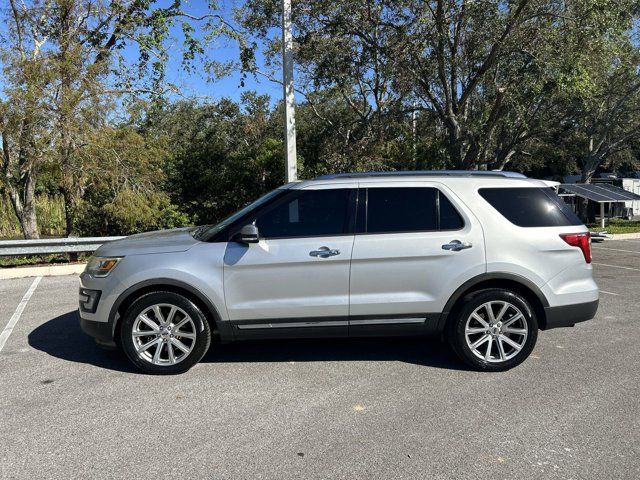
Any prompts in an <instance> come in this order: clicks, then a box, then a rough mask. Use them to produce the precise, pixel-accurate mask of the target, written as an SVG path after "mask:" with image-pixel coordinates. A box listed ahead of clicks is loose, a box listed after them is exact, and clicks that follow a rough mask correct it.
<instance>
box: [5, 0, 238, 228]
mask: <svg viewBox="0 0 640 480" xmlns="http://www.w3.org/2000/svg"><path fill="white" fill-rule="evenodd" d="M182 3H183V2H182V1H181V0H175V1H173V2H171V3H169V4H168V6H163V2H158V1H157V0H114V1H109V2H107V1H104V0H99V1H95V0H31V1H30V2H27V3H24V2H20V3H18V2H17V1H16V0H9V4H10V8H9V11H8V13H7V24H8V26H9V29H8V33H7V36H6V37H5V38H3V42H2V50H1V54H2V66H3V73H4V78H5V86H6V88H5V101H4V109H3V111H4V115H3V121H2V125H3V133H2V138H3V159H4V160H3V163H2V168H3V171H2V173H3V181H4V188H5V189H7V190H8V193H9V196H10V198H11V199H12V204H13V205H14V210H15V212H16V214H17V215H18V217H19V218H20V220H21V224H22V225H23V231H24V232H25V236H26V237H28V238H33V237H35V236H37V225H36V218H35V209H34V208H33V204H34V202H33V196H34V185H35V182H36V175H37V172H38V163H39V162H41V161H42V159H43V158H45V157H51V156H53V157H55V159H56V162H57V164H58V165H59V168H60V171H61V178H62V185H61V189H62V192H63V194H64V198H65V210H66V217H67V227H66V229H67V234H71V233H72V232H73V231H74V221H75V210H76V208H77V205H78V202H79V200H80V196H81V191H80V189H79V182H78V178H79V175H80V173H79V172H80V171H81V170H82V165H81V164H79V163H78V162H77V159H78V158H81V157H82V156H81V155H80V154H79V150H81V149H83V148H85V147H86V146H87V142H88V140H89V138H90V135H87V133H88V132H89V131H90V130H91V129H95V128H102V127H103V126H104V124H105V122H106V121H107V119H108V115H109V112H110V110H111V108H112V107H113V105H114V103H113V102H115V101H116V100H118V98H119V96H121V95H125V94H142V95H145V94H146V95H150V96H151V97H154V98H158V96H160V95H161V94H163V93H165V92H167V91H172V90H176V89H175V88H174V87H173V86H172V85H168V84H167V83H166V81H165V70H164V69H165V65H166V62H167V59H168V51H167V48H168V42H167V40H168V39H169V38H170V37H171V34H172V29H173V28H174V27H175V29H179V30H180V31H181V33H180V37H181V40H182V42H183V45H184V55H183V57H184V61H185V62H186V63H187V64H189V63H190V62H193V61H195V59H196V57H198V56H202V55H204V54H205V52H206V50H205V48H204V47H205V45H206V44H207V42H209V41H210V40H212V39H213V38H214V37H216V36H217V35H220V34H228V35H232V36H235V35H236V33H235V32H234V31H233V29H232V28H231V26H230V25H229V24H228V23H226V22H225V20H224V19H223V18H222V16H221V15H220V14H218V13H216V12H215V8H216V7H215V4H214V3H213V2H208V3H207V13H205V14H203V15H200V16H194V15H192V14H190V13H188V12H187V11H186V10H185V9H183V6H182ZM194 23H198V24H199V26H200V28H201V29H202V30H203V32H205V34H204V35H200V36H199V37H196V36H194V35H193V31H194V27H193V24H194ZM132 50H137V58H135V57H134V56H133V55H132V54H131V51H132ZM127 52H128V54H127Z"/></svg>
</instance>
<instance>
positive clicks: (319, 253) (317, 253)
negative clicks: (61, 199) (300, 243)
mask: <svg viewBox="0 0 640 480" xmlns="http://www.w3.org/2000/svg"><path fill="white" fill-rule="evenodd" d="M309 255H311V256H312V257H320V258H327V257H333V256H334V255H340V250H337V249H335V248H329V247H320V248H319V249H318V250H312V251H310V252H309Z"/></svg>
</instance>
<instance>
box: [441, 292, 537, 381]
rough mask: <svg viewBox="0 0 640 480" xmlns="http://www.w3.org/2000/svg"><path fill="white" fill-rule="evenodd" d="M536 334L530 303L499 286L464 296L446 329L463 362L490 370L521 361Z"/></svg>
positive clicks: (535, 324)
mask: <svg viewBox="0 0 640 480" xmlns="http://www.w3.org/2000/svg"><path fill="white" fill-rule="evenodd" d="M537 337H538V322H537V319H536V316H535V313H534V311H533V309H532V308H531V305H529V303H528V302H527V300H526V299H524V298H523V297H522V296H520V295H518V294H516V293H514V292H511V291H508V290H502V289H490V290H482V291H480V292H477V293H476V294H473V295H472V296H470V297H469V298H468V299H466V301H465V303H464V304H463V305H462V307H461V308H460V309H459V310H458V314H457V315H456V317H455V318H454V320H453V322H452V323H451V325H450V329H449V341H450V343H451V345H452V347H453V349H454V350H455V352H456V354H457V355H458V356H459V357H460V358H461V359H462V360H463V361H464V362H465V363H466V364H468V365H469V366H471V367H473V368H474V369H477V370H486V371H493V372H496V371H503V370H508V369H510V368H513V367H515V366H516V365H518V364H520V363H522V362H523V361H524V360H525V359H526V358H527V357H528V356H529V354H530V353H531V351H532V350H533V347H534V346H535V344H536V340H537Z"/></svg>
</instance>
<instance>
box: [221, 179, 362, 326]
mask: <svg viewBox="0 0 640 480" xmlns="http://www.w3.org/2000/svg"><path fill="white" fill-rule="evenodd" d="M355 198H356V185H355V184H354V185H344V184H342V185H335V186H334V185H325V186H322V185H312V186H311V187H310V188H308V189H305V190H291V191H290V192H289V193H288V194H287V195H286V196H285V197H283V198H282V199H280V200H279V201H277V202H276V203H274V204H273V205H271V206H269V207H267V208H266V209H265V210H263V211H261V212H259V213H257V215H256V217H255V218H250V219H248V220H247V222H246V223H254V224H255V225H256V226H257V227H258V230H259V232H260V242H259V243H257V244H251V245H244V244H240V243H235V242H232V241H230V242H229V243H228V246H227V252H226V255H225V259H224V291H225V302H226V305H227V312H228V315H229V319H230V321H231V322H232V324H233V325H234V327H235V331H236V335H237V336H239V337H243V338H247V337H265V336H278V337H306V336H346V335H347V331H348V314H349V262H350V259H351V251H352V247H353V223H354V215H355V211H354V209H355Z"/></svg>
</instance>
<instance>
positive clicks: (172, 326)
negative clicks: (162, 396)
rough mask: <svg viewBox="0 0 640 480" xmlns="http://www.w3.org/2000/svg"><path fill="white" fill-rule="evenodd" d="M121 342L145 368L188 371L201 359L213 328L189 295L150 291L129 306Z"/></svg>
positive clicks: (154, 371)
mask: <svg viewBox="0 0 640 480" xmlns="http://www.w3.org/2000/svg"><path fill="white" fill-rule="evenodd" d="M120 342H121V345H122V348H123V350H124V352H125V354H126V355H127V357H128V358H129V360H130V361H131V362H132V363H133V364H134V365H135V366H136V367H137V368H139V369H140V370H142V371H143V372H145V373H150V374H159V375H171V374H177V373H183V372H186V371H187V370H189V369H190V368H191V367H192V366H194V365H195V364H196V363H198V362H199V361H200V360H201V359H202V357H203V356H204V354H205V353H207V350H208V349H209V345H210V344H211V329H210V327H209V323H208V321H207V318H206V316H205V315H204V313H203V312H202V310H200V308H198V306H197V305H196V304H195V303H193V302H192V301H191V300H190V299H188V298H187V297H185V296H183V295H180V294H178V293H174V292H151V293H147V294H145V295H142V296H141V297H140V298H138V299H137V300H136V301H135V302H133V304H132V305H131V306H130V307H129V308H128V309H127V311H126V313H125V315H124V317H123V319H122V326H121V328H120Z"/></svg>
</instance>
